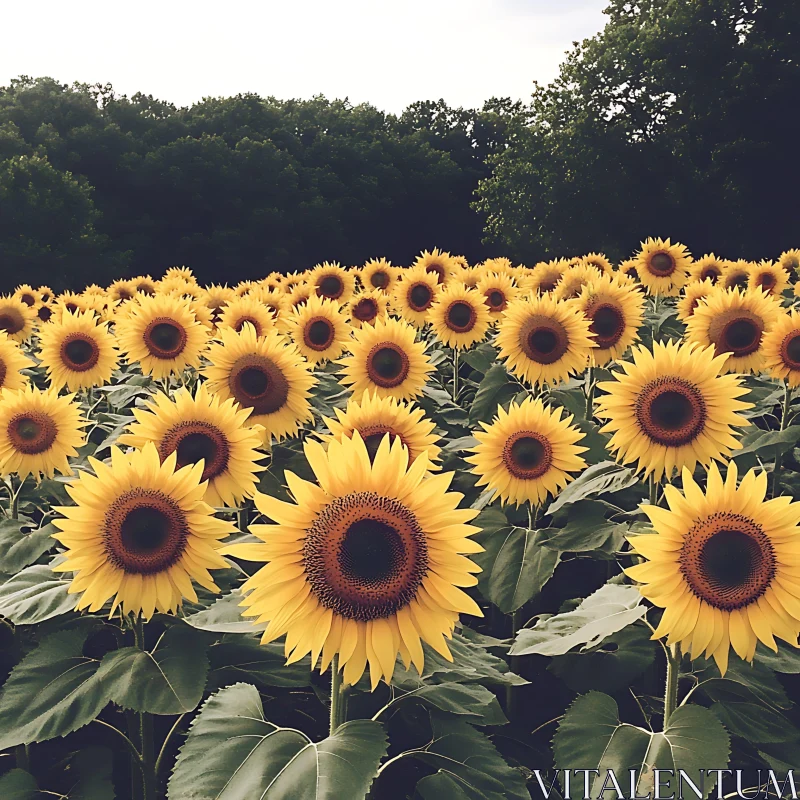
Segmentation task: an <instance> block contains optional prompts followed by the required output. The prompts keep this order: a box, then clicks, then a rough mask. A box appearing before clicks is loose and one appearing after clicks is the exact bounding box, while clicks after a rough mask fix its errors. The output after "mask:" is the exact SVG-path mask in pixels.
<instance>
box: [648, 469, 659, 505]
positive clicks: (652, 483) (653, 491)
mask: <svg viewBox="0 0 800 800" xmlns="http://www.w3.org/2000/svg"><path fill="white" fill-rule="evenodd" d="M647 485H648V487H649V489H650V498H649V499H650V505H651V506H657V505H658V481H657V480H656V479H655V477H654V476H653V475H652V474H651V475H650V477H649V478H648V479H647Z"/></svg>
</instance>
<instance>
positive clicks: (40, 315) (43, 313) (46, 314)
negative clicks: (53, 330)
mask: <svg viewBox="0 0 800 800" xmlns="http://www.w3.org/2000/svg"><path fill="white" fill-rule="evenodd" d="M36 317H37V319H38V320H39V322H40V323H43V322H50V320H51V319H52V317H53V306H52V305H51V304H50V303H42V304H41V305H40V306H39V307H38V308H37V309H36Z"/></svg>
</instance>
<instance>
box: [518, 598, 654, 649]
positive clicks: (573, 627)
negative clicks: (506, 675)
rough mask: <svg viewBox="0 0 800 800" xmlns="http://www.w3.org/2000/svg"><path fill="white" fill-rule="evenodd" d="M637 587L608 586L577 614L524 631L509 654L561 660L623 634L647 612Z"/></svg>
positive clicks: (557, 616)
mask: <svg viewBox="0 0 800 800" xmlns="http://www.w3.org/2000/svg"><path fill="white" fill-rule="evenodd" d="M641 600H642V596H641V595H640V594H639V590H638V589H637V588H636V587H635V586H630V585H626V584H621V585H620V584H614V583H607V584H606V585H605V586H602V587H600V588H599V589H598V590H597V591H596V592H594V594H590V595H589V596H588V597H587V598H586V599H584V600H582V601H581V604H580V605H579V606H578V607H577V608H576V609H575V610H574V611H567V612H566V613H564V614H555V615H553V616H552V617H547V619H543V620H540V621H539V622H538V623H537V624H536V625H535V626H534V627H533V628H523V629H522V630H521V631H519V632H518V633H517V639H516V641H515V642H514V644H513V645H512V647H511V650H510V651H509V652H510V654H511V655H513V656H527V655H533V654H536V655H542V656H560V655H564V653H567V652H569V651H570V650H572V648H573V647H578V646H581V645H583V646H589V647H594V646H595V645H598V644H600V642H602V641H603V640H604V639H605V638H606V637H607V636H610V635H611V634H612V633H616V632H617V631H621V630H622V629H623V628H625V627H627V626H628V625H630V624H631V623H633V622H636V620H637V619H640V618H641V617H643V616H644V614H645V612H646V611H647V609H646V607H645V606H644V605H642V602H641Z"/></svg>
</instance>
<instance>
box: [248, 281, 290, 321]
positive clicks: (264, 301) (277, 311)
mask: <svg viewBox="0 0 800 800" xmlns="http://www.w3.org/2000/svg"><path fill="white" fill-rule="evenodd" d="M253 296H254V297H255V298H256V299H257V300H258V302H259V303H261V305H263V306H264V308H266V309H267V311H269V313H270V316H271V317H272V320H273V322H278V320H280V318H281V315H282V314H284V313H285V309H286V295H285V294H284V293H283V291H282V290H281V289H264V288H263V287H261V288H259V289H258V290H256V291H254V292H253Z"/></svg>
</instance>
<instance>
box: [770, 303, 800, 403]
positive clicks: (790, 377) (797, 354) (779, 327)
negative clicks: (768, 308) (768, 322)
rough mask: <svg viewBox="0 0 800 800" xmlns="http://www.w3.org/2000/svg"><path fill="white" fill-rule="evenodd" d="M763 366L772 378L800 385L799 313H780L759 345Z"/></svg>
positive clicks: (795, 385)
mask: <svg viewBox="0 0 800 800" xmlns="http://www.w3.org/2000/svg"><path fill="white" fill-rule="evenodd" d="M761 351H762V353H763V355H764V368H765V369H766V370H768V371H769V374H770V375H771V376H772V377H773V378H778V379H779V380H785V381H788V383H789V386H791V387H793V388H796V387H797V386H800V313H798V312H797V311H794V310H793V311H792V312H791V313H790V314H781V315H780V316H779V317H778V318H777V320H776V321H775V325H774V326H773V328H772V330H771V331H770V332H769V333H767V334H765V336H764V342H763V344H762V347H761Z"/></svg>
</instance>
